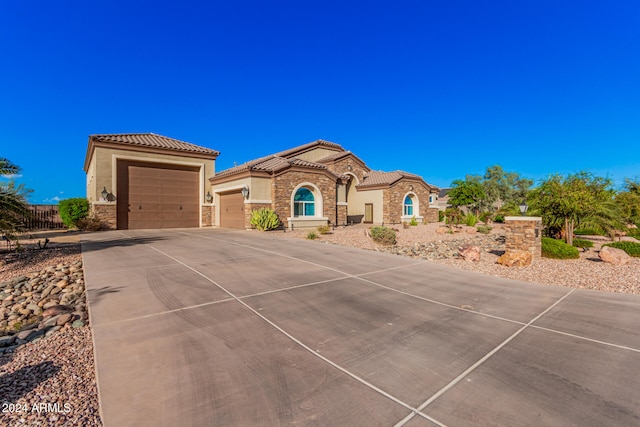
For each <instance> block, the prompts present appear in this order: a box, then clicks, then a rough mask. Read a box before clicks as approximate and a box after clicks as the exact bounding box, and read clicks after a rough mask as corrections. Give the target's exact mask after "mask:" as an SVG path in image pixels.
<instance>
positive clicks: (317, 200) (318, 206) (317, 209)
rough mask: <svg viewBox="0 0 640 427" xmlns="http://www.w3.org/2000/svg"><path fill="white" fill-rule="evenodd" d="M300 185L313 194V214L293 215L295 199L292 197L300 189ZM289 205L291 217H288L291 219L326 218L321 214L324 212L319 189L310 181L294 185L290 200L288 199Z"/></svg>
mask: <svg viewBox="0 0 640 427" xmlns="http://www.w3.org/2000/svg"><path fill="white" fill-rule="evenodd" d="M302 187H306V188H307V189H309V190H311V193H312V194H313V202H314V204H315V206H314V210H313V211H314V213H315V215H313V216H295V205H294V203H295V201H294V200H293V199H294V198H295V196H296V193H297V192H298V190H299V189H301V188H302ZM289 207H290V210H291V214H290V215H291V218H288V219H293V220H296V221H298V220H305V219H308V220H326V219H327V218H326V217H324V216H322V213H323V212H324V205H323V201H322V193H321V192H320V189H319V188H318V187H317V186H316V185H315V184H312V183H311V182H302V183H300V184H298V185H296V187H295V188H294V189H293V191H292V192H291V200H290V204H289ZM318 213H319V215H318Z"/></svg>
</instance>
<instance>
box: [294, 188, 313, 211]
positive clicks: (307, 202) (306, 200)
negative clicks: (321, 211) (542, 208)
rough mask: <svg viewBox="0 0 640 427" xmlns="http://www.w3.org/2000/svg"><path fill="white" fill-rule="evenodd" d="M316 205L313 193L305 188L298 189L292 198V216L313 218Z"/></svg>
mask: <svg viewBox="0 0 640 427" xmlns="http://www.w3.org/2000/svg"><path fill="white" fill-rule="evenodd" d="M315 214H316V203H315V199H314V198H313V193H312V192H311V191H310V190H309V189H308V188H305V187H300V188H299V189H298V191H296V195H295V196H294V197H293V216H294V217H295V216H315Z"/></svg>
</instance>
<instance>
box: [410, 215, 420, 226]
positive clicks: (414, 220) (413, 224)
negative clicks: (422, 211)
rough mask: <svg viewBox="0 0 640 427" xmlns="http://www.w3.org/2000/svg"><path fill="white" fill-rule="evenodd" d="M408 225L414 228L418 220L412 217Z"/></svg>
mask: <svg viewBox="0 0 640 427" xmlns="http://www.w3.org/2000/svg"><path fill="white" fill-rule="evenodd" d="M409 225H411V226H413V227H415V226H416V225H418V220H417V219H416V217H415V216H414V217H412V218H411V221H409Z"/></svg>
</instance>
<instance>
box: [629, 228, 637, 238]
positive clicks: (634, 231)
mask: <svg viewBox="0 0 640 427" xmlns="http://www.w3.org/2000/svg"><path fill="white" fill-rule="evenodd" d="M626 233H627V236H631V237H635V238H636V239H640V228H628V229H627V231H626Z"/></svg>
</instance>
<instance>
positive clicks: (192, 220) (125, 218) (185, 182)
mask: <svg viewBox="0 0 640 427" xmlns="http://www.w3.org/2000/svg"><path fill="white" fill-rule="evenodd" d="M198 195H199V171H198V169H197V168H186V167H177V166H172V165H154V164H145V163H132V162H119V163H118V228H119V229H130V230H131V229H144V228H179V227H198V226H199V225H200V208H199V197H198Z"/></svg>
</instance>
